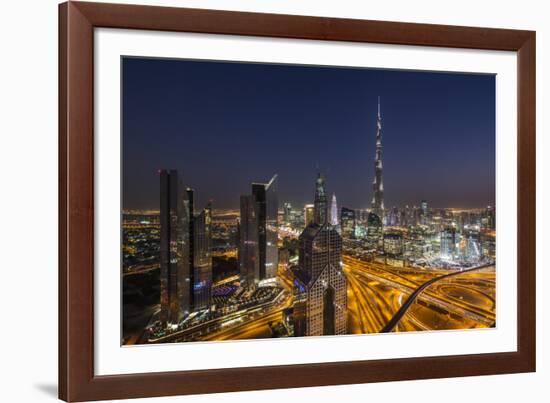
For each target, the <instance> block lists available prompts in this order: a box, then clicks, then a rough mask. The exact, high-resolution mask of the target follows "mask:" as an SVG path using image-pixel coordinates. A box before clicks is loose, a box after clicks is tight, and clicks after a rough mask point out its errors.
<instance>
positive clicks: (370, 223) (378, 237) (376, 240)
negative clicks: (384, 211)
mask: <svg viewBox="0 0 550 403" xmlns="http://www.w3.org/2000/svg"><path fill="white" fill-rule="evenodd" d="M382 234H383V229H382V219H381V218H380V216H379V215H378V214H375V213H372V212H371V213H369V217H368V218H367V243H368V245H369V248H372V249H380V248H381V247H382V243H383V242H382V241H383V239H382Z"/></svg>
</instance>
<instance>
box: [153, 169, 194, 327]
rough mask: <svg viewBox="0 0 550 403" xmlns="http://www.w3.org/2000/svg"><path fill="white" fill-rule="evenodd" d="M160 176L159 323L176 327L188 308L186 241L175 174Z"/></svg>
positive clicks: (163, 172)
mask: <svg viewBox="0 0 550 403" xmlns="http://www.w3.org/2000/svg"><path fill="white" fill-rule="evenodd" d="M159 174H160V286H161V287H160V307H161V310H160V320H161V322H162V323H163V324H164V325H165V326H167V325H175V324H177V323H178V322H179V320H180V319H181V316H182V313H183V309H185V308H186V307H187V306H188V305H189V301H188V300H186V299H187V298H188V293H186V292H185V289H184V287H185V278H186V277H187V273H186V272H185V268H186V265H185V254H186V252H185V246H186V245H185V238H184V231H183V225H182V219H183V198H182V195H181V193H180V184H179V182H178V173H177V171H175V170H170V171H168V170H164V169H163V170H161V171H160V172H159Z"/></svg>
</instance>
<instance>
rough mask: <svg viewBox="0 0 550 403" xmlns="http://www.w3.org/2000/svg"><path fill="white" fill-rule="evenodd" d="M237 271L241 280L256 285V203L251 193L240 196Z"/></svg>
mask: <svg viewBox="0 0 550 403" xmlns="http://www.w3.org/2000/svg"><path fill="white" fill-rule="evenodd" d="M239 235H240V236H239V272H240V279H241V282H243V283H246V284H247V285H249V286H256V285H258V283H259V281H260V251H259V248H258V205H257V204H256V201H255V200H254V196H253V195H243V196H241V218H240V226H239Z"/></svg>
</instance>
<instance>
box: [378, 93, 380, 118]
mask: <svg viewBox="0 0 550 403" xmlns="http://www.w3.org/2000/svg"><path fill="white" fill-rule="evenodd" d="M378 117H379V118H380V95H378Z"/></svg>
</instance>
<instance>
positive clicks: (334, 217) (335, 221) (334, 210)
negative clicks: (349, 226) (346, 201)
mask: <svg viewBox="0 0 550 403" xmlns="http://www.w3.org/2000/svg"><path fill="white" fill-rule="evenodd" d="M330 225H334V226H337V227H339V226H340V219H339V217H338V205H337V204H336V195H335V194H334V193H333V194H332V200H331V202H330Z"/></svg>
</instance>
